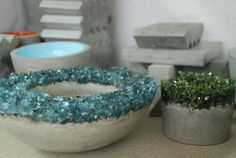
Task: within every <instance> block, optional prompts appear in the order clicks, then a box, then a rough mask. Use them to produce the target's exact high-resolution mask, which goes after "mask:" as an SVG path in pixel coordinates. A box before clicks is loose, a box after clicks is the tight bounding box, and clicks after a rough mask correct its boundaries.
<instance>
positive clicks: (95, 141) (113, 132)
mask: <svg viewBox="0 0 236 158" xmlns="http://www.w3.org/2000/svg"><path fill="white" fill-rule="evenodd" d="M34 90H40V91H44V92H46V93H47V94H49V95H50V96H52V97H53V96H57V95H59V96H64V97H66V96H74V97H75V96H76V97H78V96H88V95H92V94H96V93H101V94H105V93H107V92H112V91H116V90H118V89H117V88H116V87H114V86H104V85H100V84H94V83H88V84H79V83H77V82H61V83H56V84H51V85H48V86H38V87H35V88H33V89H31V90H30V91H34ZM147 109H148V108H147V107H146V108H144V109H142V110H139V111H136V112H130V113H128V114H127V115H125V116H121V117H119V118H118V119H117V118H109V119H103V120H99V121H97V122H92V123H83V124H82V123H76V124H75V123H67V124H51V123H47V122H32V121H30V119H27V118H19V117H14V116H1V117H0V125H1V127H4V128H5V129H6V130H7V131H8V132H10V133H11V134H12V135H13V136H15V137H16V138H18V139H19V140H21V141H22V142H25V143H26V144H28V145H30V146H32V147H34V148H36V149H39V150H44V151H49V152H59V153H73V152H84V151H90V150H93V149H98V148H101V147H104V146H107V145H109V144H111V143H114V142H116V141H118V140H119V139H121V138H123V137H124V136H126V135H127V134H128V133H129V132H131V131H132V129H133V128H134V127H135V126H136V125H137V123H138V122H139V120H140V119H141V117H142V116H143V115H144V114H145V113H146V112H147Z"/></svg>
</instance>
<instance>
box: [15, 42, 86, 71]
mask: <svg viewBox="0 0 236 158" xmlns="http://www.w3.org/2000/svg"><path fill="white" fill-rule="evenodd" d="M11 59H12V63H13V66H14V69H15V71H16V72H30V71H39V70H47V69H52V70H58V69H64V68H73V67H77V66H86V65H89V60H90V52H89V46H88V45H86V44H83V43H79V42H45V43H40V44H34V45H29V46H25V47H21V48H19V49H16V50H14V51H12V52H11Z"/></svg>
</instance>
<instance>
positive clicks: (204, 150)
mask: <svg viewBox="0 0 236 158" xmlns="http://www.w3.org/2000/svg"><path fill="white" fill-rule="evenodd" d="M0 140H1V141H0V149H1V150H0V157H1V158H111V157H112V158H235V157H236V150H235V146H236V118H234V121H233V125H232V137H231V139H229V140H228V141H227V142H226V143H223V144H219V145H214V146H192V145H186V144H181V143H178V142H175V141H172V140H170V139H168V138H167V137H165V136H164V135H163V134H162V132H161V118H159V117H155V118H149V117H147V116H146V117H144V118H143V119H142V120H141V121H140V124H139V125H138V126H137V128H135V130H133V132H132V133H131V134H130V135H128V136H127V137H125V138H123V139H122V140H120V141H119V142H117V143H115V144H112V145H110V146H107V147H105V148H103V149H99V150H95V151H91V152H85V153H80V154H56V153H48V152H42V151H38V150H35V149H33V148H32V147H31V146H28V145H25V144H24V143H22V142H20V141H18V140H17V139H15V138H14V137H12V136H11V135H10V134H9V133H8V132H6V131H5V130H3V129H2V128H1V127H0Z"/></svg>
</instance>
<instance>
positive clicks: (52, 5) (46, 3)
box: [39, 0, 83, 15]
mask: <svg viewBox="0 0 236 158" xmlns="http://www.w3.org/2000/svg"><path fill="white" fill-rule="evenodd" d="M82 5H83V2H81V1H69V0H64V1H62V0H57V1H52V0H42V1H41V3H40V5H39V7H40V8H41V9H42V12H43V13H47V14H62V15H76V14H77V15H79V14H80V9H81V7H82Z"/></svg>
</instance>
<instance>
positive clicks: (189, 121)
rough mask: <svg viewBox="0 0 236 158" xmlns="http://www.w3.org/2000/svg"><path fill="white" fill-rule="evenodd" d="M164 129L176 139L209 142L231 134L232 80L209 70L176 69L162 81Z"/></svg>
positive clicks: (233, 84)
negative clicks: (189, 70)
mask: <svg viewBox="0 0 236 158" xmlns="http://www.w3.org/2000/svg"><path fill="white" fill-rule="evenodd" d="M161 90H162V100H163V101H164V103H165V104H164V105H165V106H164V108H163V119H162V120H163V121H162V129H163V133H164V134H165V135H166V136H167V137H169V138H171V139H174V140H176V141H178V142H182V143H186V144H194V145H212V144H219V143H222V142H225V141H226V140H228V139H229V138H230V134H231V124H232V116H233V109H234V106H233V105H234V97H235V81H234V80H233V79H223V78H220V77H219V76H217V75H214V74H212V73H201V74H199V73H184V72H179V73H178V78H177V80H168V81H162V83H161Z"/></svg>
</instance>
